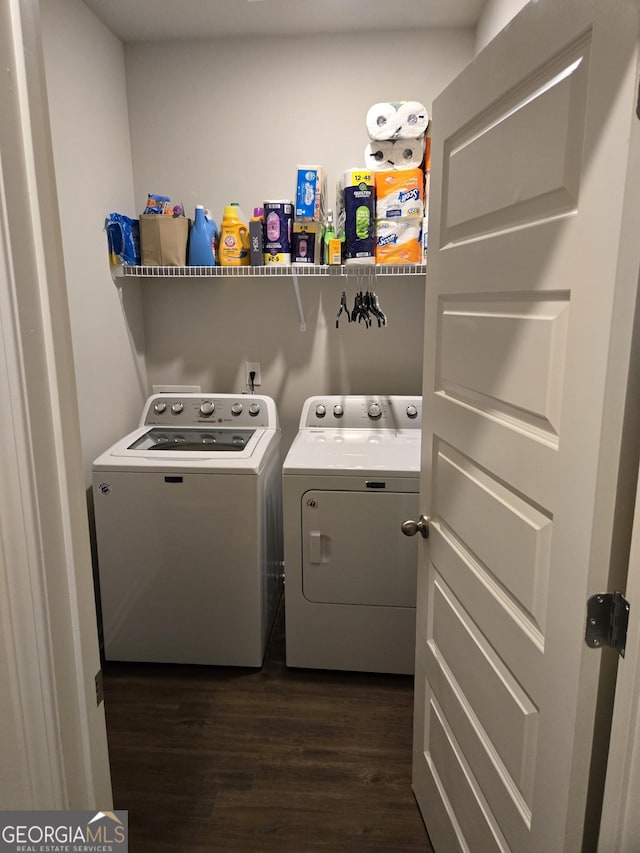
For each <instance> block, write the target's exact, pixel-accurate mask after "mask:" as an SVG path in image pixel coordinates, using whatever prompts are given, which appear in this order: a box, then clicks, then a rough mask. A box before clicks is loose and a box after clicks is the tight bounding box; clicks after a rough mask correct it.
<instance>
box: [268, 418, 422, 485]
mask: <svg viewBox="0 0 640 853" xmlns="http://www.w3.org/2000/svg"><path fill="white" fill-rule="evenodd" d="M420 439H421V435H420V430H417V429H408V430H382V429H376V430H353V429H349V430H335V429H328V430H313V429H306V430H301V431H300V432H299V433H298V434H297V436H296V437H295V439H294V441H293V444H292V445H291V448H290V450H289V452H288V454H287V457H286V459H285V461H284V466H283V470H284V472H285V473H294V474H302V473H310V472H315V471H322V472H323V473H326V472H327V471H330V472H332V473H334V474H349V473H350V472H352V471H357V472H360V473H363V472H366V471H371V472H376V473H385V474H387V475H390V476H393V475H396V476H403V475H406V474H413V475H415V476H416V477H417V476H419V474H420Z"/></svg>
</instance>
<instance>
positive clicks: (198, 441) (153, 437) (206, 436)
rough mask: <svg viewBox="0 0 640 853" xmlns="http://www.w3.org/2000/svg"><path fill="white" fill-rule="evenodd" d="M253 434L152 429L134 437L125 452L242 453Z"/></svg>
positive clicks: (225, 431) (247, 432) (243, 431)
mask: <svg viewBox="0 0 640 853" xmlns="http://www.w3.org/2000/svg"><path fill="white" fill-rule="evenodd" d="M254 432H255V430H252V429H205V428H202V429H200V428H198V429H167V428H166V427H152V428H151V429H148V430H147V431H146V432H144V433H143V434H142V435H140V436H138V437H137V438H136V439H135V441H134V442H133V443H132V444H130V445H129V446H128V447H127V450H149V451H152V452H156V453H172V452H176V451H179V452H180V453H216V454H217V453H222V452H225V451H230V452H232V453H240V452H242V451H243V450H244V449H245V448H246V446H247V444H248V442H249V440H250V439H251V436H252V435H253V434H254Z"/></svg>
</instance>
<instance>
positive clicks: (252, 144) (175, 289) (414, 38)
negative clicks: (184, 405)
mask: <svg viewBox="0 0 640 853" xmlns="http://www.w3.org/2000/svg"><path fill="white" fill-rule="evenodd" d="M472 51H473V31H471V30H455V31H454V30H437V31H436V30H431V31H428V30H423V31H414V32H394V33H389V34H386V35H385V34H367V35H366V36H363V35H358V36H346V35H336V36H310V37H306V38H276V39H240V40H235V41H225V42H205V41H202V42H189V43H180V42H175V43H170V44H162V45H152V44H137V45H127V46H126V49H125V55H126V69H127V89H128V98H129V109H130V121H131V139H132V152H133V165H134V181H135V200H136V205H137V208H138V210H139V211H141V210H142V207H143V206H144V203H145V200H146V195H147V193H148V192H154V193H163V194H166V195H169V196H171V198H172V200H173V201H175V202H181V203H183V204H184V206H185V208H186V210H187V212H190V213H191V214H192V212H193V208H194V206H195V204H198V203H200V204H204V205H205V206H206V207H209V208H211V210H212V212H213V215H214V218H215V219H216V220H217V221H219V220H220V217H221V215H222V209H223V207H224V205H225V204H228V203H229V202H231V201H238V202H240V205H241V207H242V208H243V210H244V211H245V213H247V214H250V213H251V211H252V209H253V207H254V206H257V205H260V204H261V203H262V202H263V201H264V200H265V199H269V198H291V197H292V195H293V193H294V190H295V167H296V165H297V164H301V163H302V164H303V163H320V164H322V165H324V166H325V168H326V170H327V173H328V187H329V204H330V206H332V207H333V206H334V200H335V182H336V179H337V177H338V176H339V174H341V173H342V172H344V171H345V170H346V169H348V168H350V167H353V166H356V167H357V166H362V165H364V148H365V146H366V143H367V141H368V136H367V132H366V126H365V117H366V113H367V110H368V108H369V106H371V104H373V103H375V102H377V101H386V100H398V99H417V100H420V101H422V102H423V103H425V105H426V106H427V107H428V108H429V109H430V108H431V103H432V101H433V99H434V97H435V96H436V95H437V94H438V93H439V92H440V91H441V90H442V89H443V88H444V87H445V86H446V85H447V83H448V82H449V81H450V80H451V79H453V77H455V76H456V75H457V74H458V73H459V72H460V71H461V70H462V68H463V67H464V66H465V65H466V64H467V63H468V62H469V61H470V59H471V58H472ZM300 281H301V286H302V298H303V304H304V310H305V314H306V319H307V325H308V331H307V332H305V333H301V332H300V330H299V323H298V315H297V309H296V303H295V298H294V293H293V289H292V284H291V281H290V280H289V279H284V278H283V279H273V278H269V279H235V280H233V279H232V280H219V279H213V280H212V279H209V280H200V281H188V282H186V281H176V282H173V283H171V282H166V281H165V282H161V281H157V280H156V281H148V282H146V283H145V285H144V317H145V339H146V355H147V370H148V377H149V382H150V383H161V384H166V383H169V382H179V381H182V382H189V383H196V384H200V385H201V386H202V388H203V390H209V391H220V392H239V391H241V390H242V388H243V387H244V371H243V365H244V361H245V360H250V361H259V362H260V363H261V365H262V377H263V385H262V388H261V389H260V390H261V391H262V392H263V393H266V394H269V395H271V396H273V397H274V398H275V399H276V402H277V404H278V408H279V413H280V419H281V422H282V425H283V429H284V432H285V445H286V441H287V439H289V438H291V437H292V436H293V434H294V433H295V427H296V425H297V420H298V417H299V413H300V409H301V406H302V402H303V401H304V399H305V398H306V397H307V396H310V395H312V394H324V393H334V394H340V393H369V394H392V393H397V394H402V393H405V394H411V393H413V394H420V391H421V375H422V347H423V311H424V279H421V278H418V279H408V278H379V279H378V280H377V281H376V283H375V287H376V291H377V293H378V295H379V298H380V301H381V303H382V307H383V310H384V311H385V312H386V313H387V315H388V318H389V325H388V327H387V328H385V329H378V328H372V329H369V330H365V329H364V328H363V327H362V326H360V327H357V328H353V327H350V328H342V327H341V328H340V329H339V330H336V328H335V317H336V313H337V310H338V307H339V301H340V294H341V290H342V287H343V286H344V283H343V282H342V281H341V280H340V279H337V278H333V279H320V278H315V279H314V278H308V279H301V280H300ZM355 289H356V287H355V284H352V285H349V286H348V287H347V290H348V299H349V303H350V304H352V303H353V296H354V293H355Z"/></svg>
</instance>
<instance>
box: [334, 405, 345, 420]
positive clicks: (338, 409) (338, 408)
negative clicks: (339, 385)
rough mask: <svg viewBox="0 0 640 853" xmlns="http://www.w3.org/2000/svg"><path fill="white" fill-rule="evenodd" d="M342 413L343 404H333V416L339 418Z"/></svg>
mask: <svg viewBox="0 0 640 853" xmlns="http://www.w3.org/2000/svg"><path fill="white" fill-rule="evenodd" d="M343 415H344V408H343V406H334V407H333V416H334V417H336V418H341V417H342V416H343Z"/></svg>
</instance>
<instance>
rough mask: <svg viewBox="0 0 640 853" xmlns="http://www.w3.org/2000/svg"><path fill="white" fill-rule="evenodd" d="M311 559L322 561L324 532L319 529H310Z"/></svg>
mask: <svg viewBox="0 0 640 853" xmlns="http://www.w3.org/2000/svg"><path fill="white" fill-rule="evenodd" d="M309 560H310V562H312V563H321V562H322V533H320V531H319V530H310V531H309Z"/></svg>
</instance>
